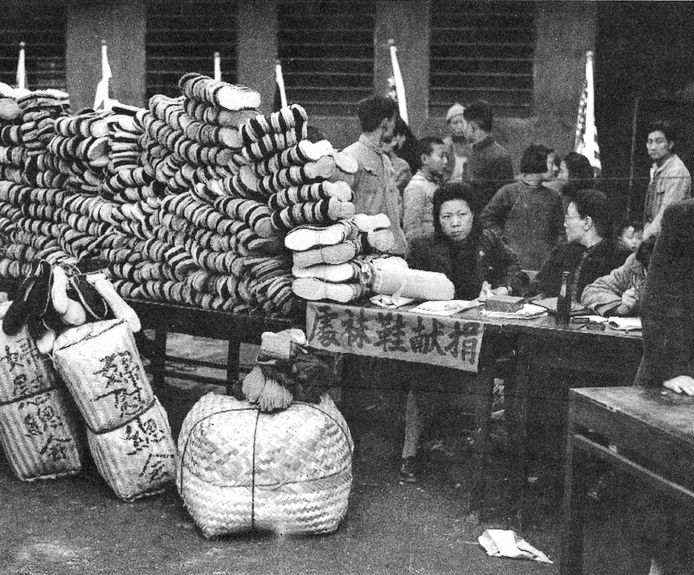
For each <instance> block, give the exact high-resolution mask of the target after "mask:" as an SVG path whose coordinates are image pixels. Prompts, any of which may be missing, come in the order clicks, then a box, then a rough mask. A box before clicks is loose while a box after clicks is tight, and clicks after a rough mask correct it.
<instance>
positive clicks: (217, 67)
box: [214, 52, 222, 82]
mask: <svg viewBox="0 0 694 575" xmlns="http://www.w3.org/2000/svg"><path fill="white" fill-rule="evenodd" d="M214 79H215V80H217V82H221V81H222V57H221V56H220V55H219V52H215V53H214Z"/></svg>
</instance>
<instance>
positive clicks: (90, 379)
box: [53, 319, 154, 433]
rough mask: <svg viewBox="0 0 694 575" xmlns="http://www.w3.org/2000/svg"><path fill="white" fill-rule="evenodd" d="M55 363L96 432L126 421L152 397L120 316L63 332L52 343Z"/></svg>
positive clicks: (113, 427) (137, 412)
mask: <svg viewBox="0 0 694 575" xmlns="http://www.w3.org/2000/svg"><path fill="white" fill-rule="evenodd" d="M53 362H54V364H55V366H56V368H57V370H58V372H59V373H60V375H61V376H62V377H63V379H64V380H65V384H66V385H67V387H68V389H69V390H70V393H71V394H72V397H73V398H74V399H75V403H76V404H77V407H78V409H79V410H80V413H81V414H82V417H84V420H85V421H86V422H87V426H88V427H89V428H90V429H91V430H92V431H93V432H95V433H101V432H103V431H110V430H112V429H115V428H117V427H120V426H121V425H123V424H124V423H127V422H128V421H130V420H131V419H132V418H133V417H136V416H138V415H140V414H141V413H142V412H143V411H145V410H146V409H147V408H148V407H149V406H150V405H151V404H152V401H153V399H154V394H153V393H152V386H151V385H150V383H149V380H148V379H147V375H146V374H145V369H144V367H143V365H142V361H141V359H140V354H139V353H138V351H137V347H136V345H135V338H134V337H133V334H132V332H131V331H130V328H129V327H128V324H127V323H126V322H124V321H122V320H117V319H112V320H104V321H97V322H94V323H86V324H84V325H81V326H78V327H74V328H71V329H69V330H67V331H65V332H64V333H62V334H61V335H60V336H59V337H58V338H57V339H56V341H55V344H54V346H53Z"/></svg>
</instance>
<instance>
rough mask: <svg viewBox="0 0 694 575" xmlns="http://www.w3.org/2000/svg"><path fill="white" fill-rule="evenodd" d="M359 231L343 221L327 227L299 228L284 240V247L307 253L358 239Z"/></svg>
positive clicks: (288, 234) (350, 223)
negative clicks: (312, 249) (310, 250)
mask: <svg viewBox="0 0 694 575" xmlns="http://www.w3.org/2000/svg"><path fill="white" fill-rule="evenodd" d="M358 233H359V230H358V229H357V227H356V226H355V225H354V224H353V223H352V222H350V221H349V220H342V221H339V222H337V223H334V224H332V225H329V226H326V227H319V226H309V225H306V226H299V227H298V228H294V229H293V230H291V231H290V232H289V233H287V235H286V236H285V238H284V245H285V246H286V247H288V248H289V249H290V250H293V251H298V252H301V251H305V250H309V249H311V248H314V247H317V246H333V245H335V244H339V243H341V242H344V241H345V240H349V239H354V238H356V237H357V235H358Z"/></svg>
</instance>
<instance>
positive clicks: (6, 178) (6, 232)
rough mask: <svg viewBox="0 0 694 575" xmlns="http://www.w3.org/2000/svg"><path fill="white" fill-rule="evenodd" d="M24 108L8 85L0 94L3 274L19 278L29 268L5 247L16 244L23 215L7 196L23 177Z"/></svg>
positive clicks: (0, 261)
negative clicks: (17, 221)
mask: <svg viewBox="0 0 694 575" xmlns="http://www.w3.org/2000/svg"><path fill="white" fill-rule="evenodd" d="M21 121H22V109H21V108H20V107H19V104H18V103H17V98H16V94H15V93H14V90H12V89H9V87H8V89H7V91H3V92H2V97H0V277H4V278H19V277H20V276H21V275H23V274H26V273H28V272H29V267H28V266H25V269H22V264H21V262H20V261H18V260H16V259H13V258H8V257H6V254H5V251H6V249H7V248H8V247H9V246H11V245H14V243H15V241H14V237H13V236H14V233H15V230H16V227H17V226H16V224H15V222H16V220H18V219H19V218H20V217H21V216H22V212H21V210H20V208H19V206H18V205H15V204H13V203H12V202H11V201H9V200H8V199H7V191H8V190H9V188H10V186H11V185H12V184H19V183H21V181H22V172H23V165H24V153H25V152H24V147H23V146H22V132H21Z"/></svg>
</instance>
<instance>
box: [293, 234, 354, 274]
mask: <svg viewBox="0 0 694 575" xmlns="http://www.w3.org/2000/svg"><path fill="white" fill-rule="evenodd" d="M360 251H361V243H360V242H359V240H347V241H344V242H342V243H339V244H335V245H334V246H322V247H319V248H313V249H311V250H306V251H304V252H294V254H293V259H294V265H295V266H296V267H300V268H307V267H309V266H313V265H316V264H342V263H345V262H348V261H349V260H351V259H353V258H354V257H355V256H356V255H357V254H358V253H359V252H360Z"/></svg>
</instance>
